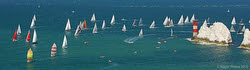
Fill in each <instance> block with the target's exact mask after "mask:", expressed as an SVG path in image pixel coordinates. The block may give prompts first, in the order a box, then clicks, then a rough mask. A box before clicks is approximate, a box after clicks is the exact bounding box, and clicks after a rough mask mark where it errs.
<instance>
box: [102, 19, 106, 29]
mask: <svg viewBox="0 0 250 70" xmlns="http://www.w3.org/2000/svg"><path fill="white" fill-rule="evenodd" d="M102 29H105V20H103V21H102Z"/></svg>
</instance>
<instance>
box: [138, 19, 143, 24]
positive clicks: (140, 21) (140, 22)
mask: <svg viewBox="0 0 250 70" xmlns="http://www.w3.org/2000/svg"><path fill="white" fill-rule="evenodd" d="M139 26H143V23H142V18H140V20H139Z"/></svg>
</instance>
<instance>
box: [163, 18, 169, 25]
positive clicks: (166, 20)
mask: <svg viewBox="0 0 250 70" xmlns="http://www.w3.org/2000/svg"><path fill="white" fill-rule="evenodd" d="M167 24H168V16H166V18H165V20H164V22H163V25H164V26H167Z"/></svg>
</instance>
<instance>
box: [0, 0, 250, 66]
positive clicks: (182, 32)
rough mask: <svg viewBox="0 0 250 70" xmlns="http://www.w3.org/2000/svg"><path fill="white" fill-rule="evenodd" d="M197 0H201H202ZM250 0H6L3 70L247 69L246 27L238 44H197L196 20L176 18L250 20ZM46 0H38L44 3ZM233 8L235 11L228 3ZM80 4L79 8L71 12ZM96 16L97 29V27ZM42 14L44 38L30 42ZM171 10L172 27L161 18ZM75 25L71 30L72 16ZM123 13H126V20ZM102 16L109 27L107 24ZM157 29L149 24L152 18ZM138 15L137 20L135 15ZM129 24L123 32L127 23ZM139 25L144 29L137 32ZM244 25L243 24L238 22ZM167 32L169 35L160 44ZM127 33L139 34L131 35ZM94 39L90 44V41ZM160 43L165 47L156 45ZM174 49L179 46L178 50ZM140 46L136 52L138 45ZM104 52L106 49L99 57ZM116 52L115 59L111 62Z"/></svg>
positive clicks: (0, 19) (1, 16)
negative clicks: (53, 48)
mask: <svg viewBox="0 0 250 70" xmlns="http://www.w3.org/2000/svg"><path fill="white" fill-rule="evenodd" d="M197 1H198V2H197ZM249 4H250V2H249V1H244V0H239V1H234V0H229V1H225V2H224V1H212V0H211V1H207V0H191V2H188V1H181V0H176V1H170V0H167V1H163V0H157V1H151V0H145V1H141V0H138V1H134V0H128V1H127V0H107V1H102V0H92V1H88V0H72V1H71V0H70V1H65V0H62V1H61V0H60V1H59V0H50V1H49V0H42V1H39V0H35V1H28V0H19V1H12V0H9V1H2V2H1V3H0V6H1V7H0V9H1V11H0V24H1V25H0V34H1V37H0V38H1V39H0V45H1V49H0V69H1V70H153V69H155V70H216V69H232V70H235V69H239V70H242V69H243V70H244V69H245V70H248V69H249V68H248V66H249V65H250V64H249V62H250V55H249V54H250V51H248V50H244V49H239V48H237V47H238V46H239V45H240V43H241V41H242V39H243V35H237V34H236V33H232V38H233V45H231V46H218V45H204V44H197V43H193V42H190V41H188V40H187V38H191V37H192V28H193V27H192V24H186V25H183V26H180V25H176V24H177V22H178V20H179V18H180V16H181V15H184V18H185V17H186V16H189V18H191V16H192V15H193V14H195V15H196V18H197V19H198V20H199V21H198V22H199V27H200V26H201V25H202V23H203V21H204V20H205V19H207V18H208V17H210V22H211V23H212V22H215V21H220V22H223V23H224V24H225V25H226V26H227V27H228V28H230V26H231V25H230V24H231V20H232V18H233V16H235V17H236V21H237V22H239V21H240V20H241V19H243V21H244V22H245V25H246V27H247V28H248V27H249V23H248V20H249V19H250V17H249V16H250V15H249V13H248V12H250V7H249ZM39 5H40V8H38V6H39ZM228 9H230V13H228V12H227V10H228ZM72 11H75V13H72ZM93 13H95V15H96V19H97V22H96V23H97V27H98V34H92V29H93V27H94V23H92V22H90V18H91V16H92V14H93ZM34 14H36V18H37V21H36V25H35V26H36V30H37V36H38V37H37V38H38V44H31V43H25V38H26V35H27V32H28V30H31V37H32V36H33V30H32V29H29V26H30V23H31V19H32V17H33V15H34ZM113 14H114V15H115V17H116V23H117V24H115V25H114V26H111V25H110V20H111V17H112V15H113ZM166 16H169V17H171V18H172V19H173V20H174V24H175V26H174V27H171V28H172V29H173V31H174V35H175V36H178V38H171V37H170V29H171V28H164V27H163V26H162V23H163V21H164V19H165V17H166ZM68 18H69V19H70V21H71V26H72V30H71V31H70V32H65V31H64V28H65V25H66V22H67V19H68ZM122 18H125V19H127V21H121V19H122ZM139 18H142V19H143V24H144V26H142V27H138V26H137V27H132V23H133V20H134V19H137V20H139ZM83 20H87V25H88V30H86V31H82V33H81V34H80V35H79V36H78V37H75V36H74V32H75V29H76V26H77V25H78V24H79V22H80V21H83ZM102 20H106V26H107V28H106V29H105V30H102V29H101V25H102ZM153 20H155V21H156V27H157V28H155V29H149V26H150V24H151V23H152V21H153ZM137 22H138V21H137ZM18 24H21V28H22V34H21V35H20V36H19V38H18V39H19V40H18V41H17V42H12V40H11V38H12V36H13V34H14V31H15V29H17V25H18ZM123 24H125V25H126V26H127V32H122V31H121V29H122V26H123ZM140 29H143V32H144V37H142V38H139V37H138V34H139V31H140ZM235 29H236V30H237V29H238V25H236V26H235ZM64 35H67V39H68V48H67V49H62V48H61V45H62V41H63V36H64ZM161 39H165V40H166V43H163V42H162V44H157V42H161ZM127 40H131V41H133V43H128V42H127ZM86 41H88V42H90V43H89V44H84V42H86ZM53 43H56V45H57V50H58V51H57V55H56V57H50V50H51V46H52V45H53ZM156 47H160V48H156ZM29 48H32V50H33V53H34V59H33V62H32V63H27V62H26V60H27V59H26V54H27V51H28V49H29ZM174 50H176V51H177V52H174ZM135 51H136V52H137V53H135ZM100 56H105V57H104V58H100ZM109 60H111V61H112V62H111V63H110V62H108V61H109Z"/></svg>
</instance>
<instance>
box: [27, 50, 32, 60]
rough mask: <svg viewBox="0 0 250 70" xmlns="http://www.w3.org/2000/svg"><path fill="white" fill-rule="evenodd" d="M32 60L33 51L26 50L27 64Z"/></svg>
mask: <svg viewBox="0 0 250 70" xmlns="http://www.w3.org/2000/svg"><path fill="white" fill-rule="evenodd" d="M32 59H33V51H32V50H31V48H30V49H29V50H28V52H27V62H28V63H29V62H31V61H32Z"/></svg>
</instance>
